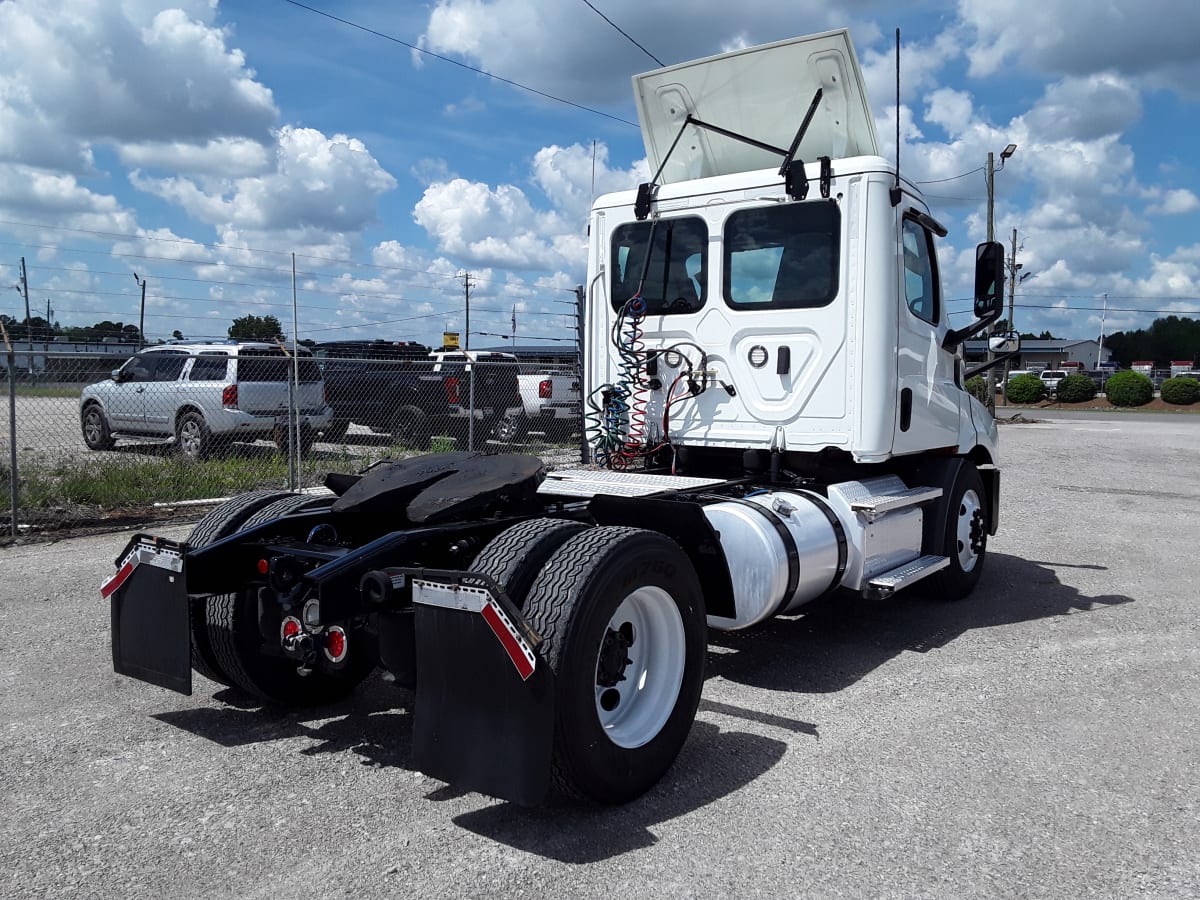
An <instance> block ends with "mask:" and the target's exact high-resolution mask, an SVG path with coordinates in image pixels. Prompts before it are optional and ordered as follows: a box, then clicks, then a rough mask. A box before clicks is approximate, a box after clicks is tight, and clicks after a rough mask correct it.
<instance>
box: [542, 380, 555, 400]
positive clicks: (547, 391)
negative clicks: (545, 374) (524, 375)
mask: <svg viewBox="0 0 1200 900" xmlns="http://www.w3.org/2000/svg"><path fill="white" fill-rule="evenodd" d="M553 396H554V383H553V382H552V381H551V380H550V379H549V378H546V379H543V380H542V381H541V382H540V383H539V384H538V397H539V398H540V399H542V400H549V399H550V398H551V397H553Z"/></svg>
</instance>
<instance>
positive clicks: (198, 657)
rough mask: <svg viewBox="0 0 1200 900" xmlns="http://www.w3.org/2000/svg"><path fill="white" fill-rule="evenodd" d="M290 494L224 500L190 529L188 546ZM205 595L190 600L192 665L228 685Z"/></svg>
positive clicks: (224, 533)
mask: <svg viewBox="0 0 1200 900" xmlns="http://www.w3.org/2000/svg"><path fill="white" fill-rule="evenodd" d="M289 496H292V495H290V494H285V493H283V492H282V491H250V492H249V493H246V494H241V495H239V496H237V497H232V498H230V499H229V500H226V501H225V502H224V503H222V504H221V505H220V506H216V507H214V508H213V509H211V510H209V511H208V513H207V514H206V515H205V516H204V518H202V519H201V520H200V521H199V522H197V523H196V527H195V528H193V529H192V533H191V534H189V535H188V537H187V541H186V543H187V545H188V546H189V547H191V548H196V547H203V546H205V545H206V544H211V543H212V542H213V541H216V540H218V539H220V538H223V537H228V536H229V535H231V534H233V533H234V532H235V531H237V530H238V529H239V528H241V527H242V524H243V523H244V522H245V521H246V520H247V519H249V518H250V517H251V516H253V515H254V514H255V513H256V512H258V510H260V509H262V508H263V507H264V506H268V505H270V504H271V503H272V502H273V501H276V500H279V499H281V498H283V497H289ZM207 603H208V601H207V598H199V599H193V600H190V601H189V609H188V615H189V618H190V621H191V631H192V668H193V669H195V670H196V671H197V672H199V673H200V674H201V675H203V676H204V677H205V678H207V679H209V680H210V681H215V682H217V683H218V684H224V685H228V684H229V678H228V677H227V676H226V675H225V673H224V672H223V671H221V667H220V665H219V664H218V663H217V658H216V655H215V654H214V653H213V650H212V644H210V643H209V640H208V615H207V612H206V610H205V607H206V605H207Z"/></svg>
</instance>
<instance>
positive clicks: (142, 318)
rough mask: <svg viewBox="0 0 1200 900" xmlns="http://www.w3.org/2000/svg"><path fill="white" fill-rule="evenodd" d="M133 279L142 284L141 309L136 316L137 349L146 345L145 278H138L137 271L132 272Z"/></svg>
mask: <svg viewBox="0 0 1200 900" xmlns="http://www.w3.org/2000/svg"><path fill="white" fill-rule="evenodd" d="M133 280H134V281H136V282H137V283H138V284H140V285H141V286H142V311H141V314H140V315H139V316H138V349H139V350H141V349H142V347H144V346H145V345H146V279H145V278H138V273H137V272H134V273H133Z"/></svg>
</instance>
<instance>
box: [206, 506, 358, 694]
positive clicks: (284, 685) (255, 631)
mask: <svg viewBox="0 0 1200 900" xmlns="http://www.w3.org/2000/svg"><path fill="white" fill-rule="evenodd" d="M329 503H330V498H328V497H311V496H308V495H305V494H289V495H286V496H284V497H280V498H279V499H277V500H275V501H274V502H272V503H270V504H269V505H267V506H264V507H262V508H261V509H259V510H258V511H257V512H256V513H255V514H254V515H252V516H250V517H249V518H248V519H247V520H246V522H245V524H244V525H243V526H242V528H243V529H245V528H251V527H253V526H255V525H261V524H263V523H265V522H269V521H271V520H272V519H277V518H279V517H281V516H284V515H286V514H288V513H290V512H296V511H298V510H302V509H308V508H313V507H317V506H322V505H328V504H329ZM206 613H207V620H208V639H209V643H210V644H211V646H212V649H213V654H214V656H215V657H216V659H217V662H218V664H219V665H220V667H221V669H222V671H223V672H224V673H225V674H226V675H227V676H228V678H229V683H230V684H231V685H233V686H234V687H238V688H241V689H242V690H243V691H245V692H246V693H248V694H251V695H253V696H255V697H258V698H259V699H260V700H264V701H266V702H268V703H274V704H279V705H281V706H316V705H320V704H323V703H332V702H334V701H335V700H340V699H341V698H342V697H345V696H346V695H347V694H349V693H350V692H351V691H353V690H354V688H355V687H357V686H358V684H359V683H360V682H361V681H362V680H363V679H364V678H366V677H367V676H368V675H370V674H371V672H372V670H373V669H374V668H375V649H374V647H373V646H372V643H371V640H370V636H369V635H368V634H367V633H366V632H365V631H364V630H362V629H347V632H348V634H347V645H348V647H349V648H350V652H349V653H348V654H347V656H346V658H345V659H344V660H343V661H342V662H340V663H338V664H337V665H336V666H335V665H332V664H329V663H328V662H327V660H326V659H325V658H324V657H323V656H322V657H319V660H318V664H317V667H316V668H314V669H313V671H312V672H311V673H310V674H309V675H307V676H304V675H301V674H300V673H299V672H298V671H297V665H296V662H295V661H294V660H290V659H283V658H280V657H275V656H269V655H265V654H264V652H263V636H262V634H261V632H260V630H259V612H258V596H257V592H256V591H254V590H244V591H237V592H236V593H233V594H221V595H218V596H215V597H210V598H208V604H207V607H206Z"/></svg>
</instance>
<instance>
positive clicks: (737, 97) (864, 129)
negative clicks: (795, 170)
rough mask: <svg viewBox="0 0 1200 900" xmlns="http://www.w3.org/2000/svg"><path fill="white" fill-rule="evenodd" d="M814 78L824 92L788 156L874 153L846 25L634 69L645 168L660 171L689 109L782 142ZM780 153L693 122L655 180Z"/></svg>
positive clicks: (755, 165) (764, 160) (773, 162)
mask: <svg viewBox="0 0 1200 900" xmlns="http://www.w3.org/2000/svg"><path fill="white" fill-rule="evenodd" d="M817 88H821V89H822V91H823V92H824V93H823V96H822V98H821V103H820V105H819V106H818V107H817V111H816V115H814V116H813V120H812V124H811V125H809V128H808V132H807V133H806V135H805V137H804V140H803V141H802V142H801V144H800V148H799V150H798V151H797V153H796V158H797V159H803V160H805V161H812V160H815V159H817V158H818V157H820V156H829V157H831V158H833V159H841V158H844V157H848V156H878V155H879V143H878V140H877V139H876V137H875V120H874V118H873V117H872V116H871V107H870V104H869V103H868V101H867V92H866V86H865V84H864V82H863V77H862V70H861V69H860V68H859V66H858V58H857V57H856V56H855V55H854V46H853V45H852V44H851V43H850V33H849V32H848V31H846V30H845V29H842V30H840V31H829V32H826V33H824V34H815V35H810V36H808V37H802V38H794V39H792V40H788V41H779V42H778V43H774V44H764V45H763V46H761V47H751V48H749V49H746V50H737V51H734V52H733V53H723V54H721V55H719V56H710V57H708V58H707V59H698V60H693V61H691V62H686V63H680V64H679V65H677V66H668V67H667V68H665V69H656V70H655V71H653V72H647V73H645V74H643V75H635V76H634V77H633V93H634V97H635V99H636V100H637V108H638V120H639V121H640V122H641V126H642V140H643V141H645V143H646V155H647V157H648V159H649V162H650V171H651V173H654V172H657V171H658V169H659V166H660V165H661V164H662V161H663V157H664V156H666V154H667V152H668V150H670V147H671V142H672V141H674V140H675V136H676V135H677V134H678V133H679V128H680V126H681V125H683V122H684V119H686V118H687V117H688V115H689V114H690V115H691V116H693V117H694V118H697V119H700V120H701V121H703V122H707V123H709V124H711V125H717V126H719V127H721V128H724V129H726V130H728V131H733V132H737V133H738V134H743V135H745V136H746V137H749V138H753V139H754V140H756V141H760V142H762V143H764V144H769V145H771V146H773V147H779V148H780V149H782V150H787V149H788V147H790V146H791V143H792V139H793V138H794V137H795V134H796V130H797V129H798V128H799V127H800V123H801V122H802V121H804V115H805V113H806V112H808V107H809V104H810V103H811V102H812V98H813V95H814V94H815V93H816V91H817ZM782 161H783V160H782V157H780V156H779V155H778V154H775V153H772V152H771V151H769V150H763V149H760V148H758V147H753V146H751V145H749V144H746V143H743V142H742V141H738V140H735V139H733V138H729V137H725V136H723V135H720V134H717V133H715V132H712V131H709V130H707V129H703V128H697V127H696V126H694V125H692V126H689V127H688V128H687V130H686V131H685V132H684V134H683V137H682V139H680V141H679V144H678V145H677V146H676V147H675V151H674V153H672V154H671V157H670V159H669V160H668V161H667V165H666V167H665V168H664V169H663V173H662V175H661V177H660V178H659V183H660V184H669V183H671V182H676V181H686V180H689V179H692V178H704V177H707V176H710V175H729V174H733V173H735V172H750V171H754V170H756V169H767V168H770V167H771V166H778V165H779V164H780V163H781V162H782Z"/></svg>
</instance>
